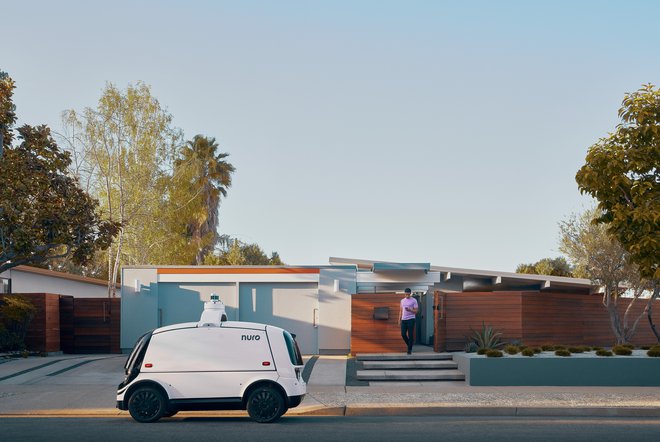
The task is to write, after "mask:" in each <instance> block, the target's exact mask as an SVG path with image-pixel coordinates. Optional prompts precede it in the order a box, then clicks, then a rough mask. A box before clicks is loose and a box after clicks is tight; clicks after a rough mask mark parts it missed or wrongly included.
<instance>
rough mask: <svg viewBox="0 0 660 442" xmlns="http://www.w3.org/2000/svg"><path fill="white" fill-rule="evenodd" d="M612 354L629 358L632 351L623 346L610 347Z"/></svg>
mask: <svg viewBox="0 0 660 442" xmlns="http://www.w3.org/2000/svg"><path fill="white" fill-rule="evenodd" d="M612 353H614V354H615V355H618V356H630V355H631V354H632V349H630V347H627V346H625V345H615V346H614V347H612Z"/></svg>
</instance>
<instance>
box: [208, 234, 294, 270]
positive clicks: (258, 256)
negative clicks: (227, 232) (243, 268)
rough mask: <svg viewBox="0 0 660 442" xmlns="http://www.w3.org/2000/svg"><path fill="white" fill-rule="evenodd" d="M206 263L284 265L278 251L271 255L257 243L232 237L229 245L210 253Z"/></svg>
mask: <svg viewBox="0 0 660 442" xmlns="http://www.w3.org/2000/svg"><path fill="white" fill-rule="evenodd" d="M204 264H206V265H232V266H238V265H284V263H283V262H282V260H281V259H280V255H279V254H278V253H277V252H272V253H271V255H270V257H268V255H266V253H265V252H264V251H263V250H262V249H261V247H259V245H257V244H246V243H244V242H242V241H239V240H238V239H231V240H229V241H228V243H227V246H226V247H224V248H222V249H220V250H219V251H218V253H217V254H209V255H207V256H206V258H205V260H204Z"/></svg>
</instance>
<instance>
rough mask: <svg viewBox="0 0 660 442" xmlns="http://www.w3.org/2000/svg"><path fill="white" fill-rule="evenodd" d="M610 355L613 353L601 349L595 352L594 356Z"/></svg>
mask: <svg viewBox="0 0 660 442" xmlns="http://www.w3.org/2000/svg"><path fill="white" fill-rule="evenodd" d="M612 355H613V353H612V352H611V351H609V350H605V349H602V348H601V349H600V350H596V356H612Z"/></svg>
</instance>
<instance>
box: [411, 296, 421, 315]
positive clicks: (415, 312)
mask: <svg viewBox="0 0 660 442" xmlns="http://www.w3.org/2000/svg"><path fill="white" fill-rule="evenodd" d="M413 299H415V298H413ZM410 311H411V312H412V313H414V314H417V312H418V311H419V304H417V300H416V299H415V306H414V307H413V308H411V309H410Z"/></svg>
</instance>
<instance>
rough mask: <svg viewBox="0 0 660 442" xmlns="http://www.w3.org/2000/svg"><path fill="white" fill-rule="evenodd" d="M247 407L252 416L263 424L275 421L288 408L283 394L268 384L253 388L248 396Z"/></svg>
mask: <svg viewBox="0 0 660 442" xmlns="http://www.w3.org/2000/svg"><path fill="white" fill-rule="evenodd" d="M246 408H247V412H248V414H249V415H250V417H251V418H252V419H254V420H255V421H257V422H259V423H262V424H267V423H271V422H275V421H276V420H277V419H279V418H280V416H282V415H283V414H284V413H286V410H287V408H286V405H285V404H284V398H283V397H282V394H281V393H280V392H279V391H278V390H276V389H275V388H273V387H268V386H264V387H258V388H256V389H255V390H253V391H252V392H251V393H250V395H249V396H248V399H247V407H246Z"/></svg>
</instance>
